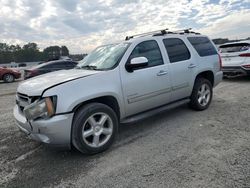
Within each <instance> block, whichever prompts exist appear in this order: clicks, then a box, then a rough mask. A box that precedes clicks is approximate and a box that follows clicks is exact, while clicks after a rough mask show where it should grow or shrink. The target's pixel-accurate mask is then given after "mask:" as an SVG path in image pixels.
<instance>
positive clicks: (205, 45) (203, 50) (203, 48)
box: [188, 37, 217, 57]
mask: <svg viewBox="0 0 250 188" xmlns="http://www.w3.org/2000/svg"><path fill="white" fill-rule="evenodd" d="M188 40H189V42H190V43H191V44H192V46H193V47H194V48H195V50H196V51H197V52H198V54H199V55H200V56H201V57H204V56H210V55H215V54H217V51H216V49H215V47H214V45H213V44H212V43H211V41H210V40H209V39H208V38H207V37H188Z"/></svg>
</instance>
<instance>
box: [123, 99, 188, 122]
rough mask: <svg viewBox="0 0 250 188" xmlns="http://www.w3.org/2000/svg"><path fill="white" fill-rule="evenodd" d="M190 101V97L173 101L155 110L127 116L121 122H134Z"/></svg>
mask: <svg viewBox="0 0 250 188" xmlns="http://www.w3.org/2000/svg"><path fill="white" fill-rule="evenodd" d="M188 102H190V99H183V100H179V101H177V102H173V103H170V104H167V105H164V106H161V107H158V108H155V109H153V110H149V111H146V112H142V113H139V114H137V115H134V116H130V117H127V118H125V119H122V120H121V123H123V124H128V123H134V122H137V121H140V120H142V119H145V118H148V117H151V116H154V115H156V114H159V113H160V112H163V111H166V110H171V109H173V108H176V107H178V106H181V105H184V104H187V103H188Z"/></svg>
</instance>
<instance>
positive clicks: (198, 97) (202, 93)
mask: <svg viewBox="0 0 250 188" xmlns="http://www.w3.org/2000/svg"><path fill="white" fill-rule="evenodd" d="M212 96H213V87H212V84H211V82H210V81H209V80H207V79H205V78H197V79H196V81H195V84H194V88H193V91H192V95H191V97H190V99H191V101H190V103H189V105H190V107H191V108H193V109H195V110H205V109H207V108H208V107H209V105H210V103H211V101H212Z"/></svg>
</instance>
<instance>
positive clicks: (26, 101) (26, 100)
mask: <svg viewBox="0 0 250 188" xmlns="http://www.w3.org/2000/svg"><path fill="white" fill-rule="evenodd" d="M38 98H39V97H29V96H28V95H25V94H22V93H17V95H16V103H17V105H18V107H19V110H20V111H22V112H23V110H24V108H25V107H26V106H28V105H30V104H31V103H33V102H34V101H35V100H36V99H38Z"/></svg>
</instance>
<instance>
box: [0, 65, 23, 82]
mask: <svg viewBox="0 0 250 188" xmlns="http://www.w3.org/2000/svg"><path fill="white" fill-rule="evenodd" d="M20 77H21V72H20V71H19V70H16V69H10V68H3V67H0V80H3V81H4V82H6V83H10V82H14V81H15V79H19V78H20Z"/></svg>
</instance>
